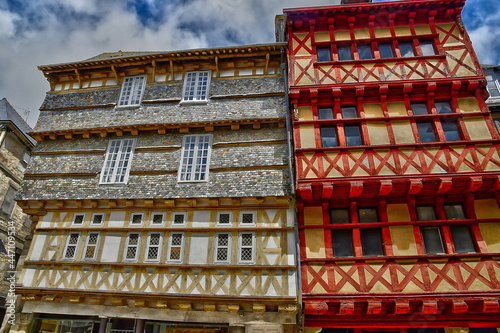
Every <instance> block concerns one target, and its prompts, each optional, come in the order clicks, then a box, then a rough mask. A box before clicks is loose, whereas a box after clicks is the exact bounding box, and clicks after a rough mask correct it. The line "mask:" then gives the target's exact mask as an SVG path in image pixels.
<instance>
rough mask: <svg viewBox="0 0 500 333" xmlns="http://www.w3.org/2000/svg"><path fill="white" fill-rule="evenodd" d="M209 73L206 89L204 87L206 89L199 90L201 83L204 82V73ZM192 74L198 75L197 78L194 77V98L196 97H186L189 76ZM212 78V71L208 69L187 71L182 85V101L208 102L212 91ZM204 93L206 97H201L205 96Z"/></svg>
mask: <svg viewBox="0 0 500 333" xmlns="http://www.w3.org/2000/svg"><path fill="white" fill-rule="evenodd" d="M205 74H206V75H207V81H206V89H204V90H205V91H203V89H202V90H201V92H199V89H198V88H199V85H200V83H203V82H202V79H203V78H202V75H205ZM191 75H196V78H195V79H194V81H193V82H194V83H193V91H194V93H193V98H194V99H188V98H186V97H187V95H186V94H187V92H186V91H187V90H188V80H189V79H188V78H189V76H191ZM211 78H212V71H210V70H208V71H190V72H186V73H185V74H184V83H183V85H182V99H181V103H182V104H184V103H188V104H189V103H191V104H193V103H207V102H208V100H209V92H210V81H211ZM203 94H204V95H205V98H200V95H201V96H203Z"/></svg>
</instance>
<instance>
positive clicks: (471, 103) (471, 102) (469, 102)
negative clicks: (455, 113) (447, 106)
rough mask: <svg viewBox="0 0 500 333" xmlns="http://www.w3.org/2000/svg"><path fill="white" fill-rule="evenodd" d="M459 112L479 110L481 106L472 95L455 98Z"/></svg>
mask: <svg viewBox="0 0 500 333" xmlns="http://www.w3.org/2000/svg"><path fill="white" fill-rule="evenodd" d="M457 102H458V107H459V108H460V111H461V112H481V108H480V107H479V104H478V103H477V99H476V98H474V97H465V98H457Z"/></svg>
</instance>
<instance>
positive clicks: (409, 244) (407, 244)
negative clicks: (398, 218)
mask: <svg viewBox="0 0 500 333" xmlns="http://www.w3.org/2000/svg"><path fill="white" fill-rule="evenodd" d="M389 231H390V232H391V240H392V250H393V251H394V255H395V256H412V255H417V254H418V252H417V244H416V242H415V235H414V234H413V227H412V226H410V225H405V226H394V227H389Z"/></svg>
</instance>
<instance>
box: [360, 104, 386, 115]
mask: <svg viewBox="0 0 500 333" xmlns="http://www.w3.org/2000/svg"><path fill="white" fill-rule="evenodd" d="M363 110H364V112H365V117H366V118H376V117H383V116H384V112H383V111H382V106H381V105H380V103H365V104H363Z"/></svg>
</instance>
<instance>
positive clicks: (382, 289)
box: [365, 262, 391, 293]
mask: <svg viewBox="0 0 500 333" xmlns="http://www.w3.org/2000/svg"><path fill="white" fill-rule="evenodd" d="M367 264H369V265H370V267H371V268H372V269H373V270H374V271H375V272H379V271H380V270H381V269H382V266H383V262H376V263H374V262H372V263H370V262H367ZM374 274H377V273H374ZM365 277H366V283H367V284H369V283H370V282H371V279H372V278H373V276H372V275H371V273H370V272H368V270H365ZM382 278H384V279H385V280H386V281H387V282H389V283H390V281H391V272H390V270H389V269H386V270H385V272H384V273H382ZM370 292H372V293H390V292H391V290H389V289H388V288H387V287H386V286H385V285H384V284H383V283H382V282H380V277H378V278H377V282H376V283H375V285H374V286H373V287H372V289H370Z"/></svg>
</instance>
